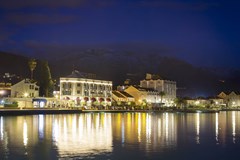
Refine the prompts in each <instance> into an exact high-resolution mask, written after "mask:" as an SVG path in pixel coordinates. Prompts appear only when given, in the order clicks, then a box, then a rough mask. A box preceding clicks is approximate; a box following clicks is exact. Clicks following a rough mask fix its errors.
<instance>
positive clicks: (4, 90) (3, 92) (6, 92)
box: [0, 82, 12, 98]
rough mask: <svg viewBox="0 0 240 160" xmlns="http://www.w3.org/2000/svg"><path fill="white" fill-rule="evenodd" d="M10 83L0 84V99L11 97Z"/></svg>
mask: <svg viewBox="0 0 240 160" xmlns="http://www.w3.org/2000/svg"><path fill="white" fill-rule="evenodd" d="M11 85H12V84H11V83H5V82H0V98H2V97H8V96H10V95H11Z"/></svg>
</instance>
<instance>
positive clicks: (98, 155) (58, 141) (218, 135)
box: [0, 111, 240, 160]
mask: <svg viewBox="0 0 240 160" xmlns="http://www.w3.org/2000/svg"><path fill="white" fill-rule="evenodd" d="M239 158H240V112H234V111H233V112H220V113H213V114H212V113H211V114H210V113H209V114H208V113H187V114H184V113H85V114H69V115H67V114H66V115H30V116H6V117H3V116H2V117H0V159H1V160H2V159H11V160H20V159H33V160H35V159H39V160H54V159H119V160H124V159H163V160H165V159H176V160H187V159H189V160H190V159H191V160H196V159H197V160H198V159H199V160H204V159H211V160H215V159H216V160H223V159H224V160H225V159H226V160H230V159H239Z"/></svg>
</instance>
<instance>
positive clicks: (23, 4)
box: [0, 0, 86, 9]
mask: <svg viewBox="0 0 240 160" xmlns="http://www.w3.org/2000/svg"><path fill="white" fill-rule="evenodd" d="M85 2H86V0H40V1H33V0H10V1H7V0H2V1H0V8H4V9H18V8H28V7H49V8H59V7H70V8H74V7H79V6H82V5H83V4H84V3H85Z"/></svg>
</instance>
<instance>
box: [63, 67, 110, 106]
mask: <svg viewBox="0 0 240 160" xmlns="http://www.w3.org/2000/svg"><path fill="white" fill-rule="evenodd" d="M111 99H112V81H106V80H97V79H95V76H94V75H93V74H86V73H81V72H78V71H76V70H75V71H73V72H72V74H71V75H69V76H67V77H61V78H60V100H61V101H63V102H66V103H67V102H72V103H74V104H72V105H74V106H83V105H87V106H90V105H91V104H93V103H97V104H98V105H107V104H109V105H110V104H111Z"/></svg>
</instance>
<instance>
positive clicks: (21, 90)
mask: <svg viewBox="0 0 240 160" xmlns="http://www.w3.org/2000/svg"><path fill="white" fill-rule="evenodd" d="M38 96H39V86H37V84H36V82H33V81H32V80H30V79H24V80H22V81H20V82H18V83H16V84H14V85H12V86H11V97H17V98H22V97H38Z"/></svg>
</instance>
